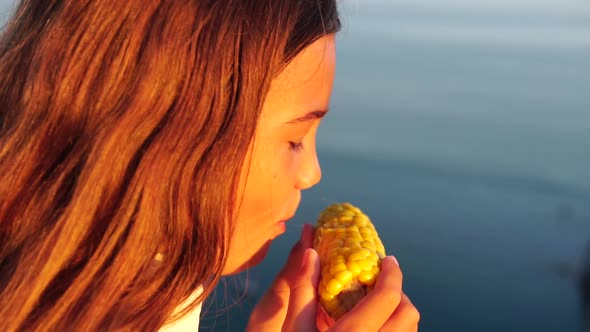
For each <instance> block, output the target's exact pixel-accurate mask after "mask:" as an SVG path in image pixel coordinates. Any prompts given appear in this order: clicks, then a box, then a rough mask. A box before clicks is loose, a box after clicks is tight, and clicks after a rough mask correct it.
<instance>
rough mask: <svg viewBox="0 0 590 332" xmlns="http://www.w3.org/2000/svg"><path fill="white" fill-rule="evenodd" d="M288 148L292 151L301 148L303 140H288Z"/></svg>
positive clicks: (297, 150) (298, 150) (300, 149)
mask: <svg viewBox="0 0 590 332" xmlns="http://www.w3.org/2000/svg"><path fill="white" fill-rule="evenodd" d="M289 148H290V149H291V150H292V151H294V152H300V151H302V150H303V142H289Z"/></svg>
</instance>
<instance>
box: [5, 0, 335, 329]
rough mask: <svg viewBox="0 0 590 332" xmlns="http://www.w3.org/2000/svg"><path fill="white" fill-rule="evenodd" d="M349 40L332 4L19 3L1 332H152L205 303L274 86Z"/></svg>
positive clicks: (9, 40)
mask: <svg viewBox="0 0 590 332" xmlns="http://www.w3.org/2000/svg"><path fill="white" fill-rule="evenodd" d="M339 27H340V22H339V19H338V13H337V9H336V3H335V0H201V1H198V0H159V1H157V0H153V1H145V0H125V1H120V0H61V1H59V0H25V1H22V2H21V3H20V5H19V6H18V8H17V10H16V12H15V14H14V16H13V17H12V18H11V20H10V21H9V22H8V24H7V26H6V27H5V28H4V30H3V34H2V37H1V39H0V331H13V330H26V331H29V330H31V331H46V330H52V331H66V330H67V331H94V330H134V331H135V330H137V331H154V330H157V329H158V327H160V326H161V325H162V324H163V323H164V322H165V321H166V319H167V317H169V316H170V315H171V314H172V312H173V309H174V308H175V307H177V306H178V305H179V304H180V303H181V302H183V301H184V300H185V299H187V297H188V296H189V295H190V294H191V293H193V292H194V291H195V290H196V289H197V287H198V286H199V285H201V284H203V285H205V290H204V292H203V294H202V296H201V297H200V298H199V299H198V300H197V301H198V302H200V301H202V299H203V298H204V297H206V296H208V295H209V294H210V293H211V291H212V289H213V288H214V287H215V284H216V283H217V281H218V279H219V277H220V274H221V271H222V268H223V265H224V263H225V261H226V258H227V257H226V256H227V252H228V244H229V239H230V237H231V233H232V228H233V222H232V221H233V220H234V219H233V218H234V215H235V214H236V212H235V209H236V207H237V206H238V204H239V200H240V198H239V197H236V194H235V193H236V188H237V187H238V184H239V182H240V178H239V177H240V170H241V168H242V166H243V165H244V163H245V159H246V156H247V151H248V148H249V146H250V144H251V142H252V139H253V134H254V131H255V129H256V123H257V120H258V115H259V113H260V109H261V105H262V103H263V101H264V96H265V95H266V93H267V91H268V88H269V84H270V81H271V79H272V78H273V77H274V76H275V75H276V74H277V73H278V72H280V71H281V69H282V68H284V67H285V66H286V64H287V63H288V62H289V61H290V60H291V59H292V58H293V57H294V56H295V55H297V54H298V53H299V52H300V51H302V50H303V49H304V48H305V47H306V46H308V45H309V44H311V43H312V42H314V41H315V40H317V39H318V38H320V37H321V36H323V35H325V34H331V33H334V32H336V31H337V30H338V29H339ZM155 257H156V258H158V259H154V258H155ZM159 261H161V263H158V262H159ZM194 305H196V302H195V303H193V305H192V306H189V307H188V308H187V310H190V309H191V308H192V307H194ZM182 313H184V312H181V314H182Z"/></svg>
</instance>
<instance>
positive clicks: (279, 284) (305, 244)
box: [246, 224, 319, 332]
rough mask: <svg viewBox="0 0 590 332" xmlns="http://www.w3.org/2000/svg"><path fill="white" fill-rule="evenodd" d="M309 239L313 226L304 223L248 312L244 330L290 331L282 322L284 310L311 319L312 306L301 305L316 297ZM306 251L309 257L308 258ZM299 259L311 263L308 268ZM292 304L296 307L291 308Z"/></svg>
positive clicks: (316, 261)
mask: <svg viewBox="0 0 590 332" xmlns="http://www.w3.org/2000/svg"><path fill="white" fill-rule="evenodd" d="M312 243H313V227H312V226H311V225H309V224H305V225H303V230H302V232H301V238H300V240H299V241H298V242H297V243H296V244H295V245H294V246H293V248H292V249H291V252H290V254H289V257H288V259H287V263H286V264H285V266H283V268H282V269H281V271H280V272H279V274H278V275H277V277H276V278H275V280H274V282H273V283H272V285H271V286H270V288H269V289H268V291H267V292H266V293H265V294H264V295H263V296H262V298H261V299H260V301H259V302H258V304H257V305H256V307H255V308H254V311H253V312H252V314H251V315H250V320H249V322H248V327H247V330H246V331H252V332H254V331H256V332H258V331H272V332H275V331H281V330H283V331H294V330H291V328H288V327H287V326H286V325H285V319H286V318H287V313H288V312H290V313H291V314H293V313H294V312H296V313H298V314H299V315H301V314H304V315H307V316H306V318H305V319H308V320H310V321H311V322H312V323H313V322H315V313H316V311H315V310H314V311H310V310H302V309H301V306H302V305H303V306H305V303H306V302H307V303H308V304H314V303H315V301H316V298H315V287H316V285H317V282H318V280H319V258H318V256H317V253H316V252H315V250H313V249H310V248H312ZM306 251H307V253H306ZM304 254H307V255H308V257H306V259H305V260H303V256H304ZM309 255H311V256H313V257H311V259H310V258H309ZM303 262H306V263H307V264H311V268H310V267H309V265H308V268H307V269H305V270H303V269H302V268H301V265H302V263H303ZM316 265H317V266H316ZM316 271H317V272H316ZM302 272H303V273H302ZM290 301H292V302H293V303H290ZM295 306H297V309H294V307H295ZM290 308H291V309H290ZM302 312H303V313H302ZM301 318H302V320H305V319H304V318H303V317H301ZM290 322H291V323H292V322H293V319H291V318H290ZM301 331H307V330H306V329H304V330H301Z"/></svg>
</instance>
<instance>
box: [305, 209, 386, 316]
mask: <svg viewBox="0 0 590 332" xmlns="http://www.w3.org/2000/svg"><path fill="white" fill-rule="evenodd" d="M313 246H314V248H315V249H316V250H317V252H318V254H319V256H320V264H321V266H322V268H321V276H320V277H321V280H320V285H319V286H318V292H319V302H320V304H321V306H322V307H323V308H324V310H325V311H326V312H327V313H328V314H329V315H330V316H332V317H333V318H334V319H338V318H340V317H341V316H342V315H344V314H345V313H346V312H348V311H349V310H350V309H352V308H353V307H354V305H355V304H356V302H358V300H360V299H361V298H362V297H363V296H365V295H366V294H367V293H368V292H370V291H371V290H372V287H373V285H374V283H375V280H376V279H377V277H378V274H379V272H380V269H379V266H380V264H381V259H382V258H383V257H384V256H385V248H384V247H383V243H382V242H381V240H380V239H379V236H378V234H377V232H376V231H375V227H374V226H373V224H372V223H371V220H370V219H369V217H368V216H366V215H365V214H364V213H363V212H362V211H361V210H360V209H359V208H357V207H355V206H353V205H351V204H349V203H342V204H333V205H331V206H329V207H327V208H326V209H325V210H324V211H322V212H321V213H320V216H319V218H318V220H317V224H316V228H315V231H314V239H313Z"/></svg>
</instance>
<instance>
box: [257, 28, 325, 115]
mask: <svg viewBox="0 0 590 332" xmlns="http://www.w3.org/2000/svg"><path fill="white" fill-rule="evenodd" d="M335 67H336V47H335V41H334V36H333V35H329V36H324V37H322V38H320V39H318V40H317V41H315V42H314V43H313V44H311V45H310V46H308V47H307V48H306V49H304V50H303V51H302V52H301V53H299V54H298V55H297V56H296V57H295V58H294V59H293V60H292V61H291V62H290V63H289V64H288V65H287V66H286V67H285V69H284V70H283V71H282V72H281V73H280V74H279V75H277V76H276V77H275V79H274V80H273V81H272V83H271V86H270V90H269V93H268V95H267V97H266V100H265V105H264V107H263V111H262V115H263V116H266V117H268V116H273V115H274V116H278V115H279V113H281V114H282V115H285V116H288V115H294V114H300V113H301V112H306V111H310V110H314V109H327V108H328V105H329V100H330V95H331V91H332V85H333V81H334V73H335ZM278 110H281V112H279V111H278Z"/></svg>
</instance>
